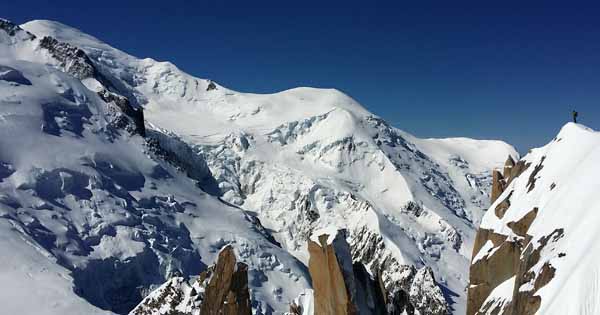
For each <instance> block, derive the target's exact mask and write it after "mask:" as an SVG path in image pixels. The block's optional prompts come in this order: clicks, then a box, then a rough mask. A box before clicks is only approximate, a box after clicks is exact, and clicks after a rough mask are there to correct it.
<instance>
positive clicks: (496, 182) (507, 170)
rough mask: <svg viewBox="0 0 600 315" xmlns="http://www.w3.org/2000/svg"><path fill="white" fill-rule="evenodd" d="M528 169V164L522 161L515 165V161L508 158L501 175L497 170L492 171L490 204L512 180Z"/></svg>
mask: <svg viewBox="0 0 600 315" xmlns="http://www.w3.org/2000/svg"><path fill="white" fill-rule="evenodd" d="M528 167H529V164H526V163H525V162H524V161H519V162H517V163H515V160H513V158H512V157H511V156H508V158H507V159H506V162H505V163H504V169H503V171H502V173H500V171H498V170H493V171H492V194H491V202H492V203H494V201H496V199H498V197H500V195H501V194H502V193H503V192H504V190H505V189H506V187H508V185H509V184H510V183H511V182H512V180H513V179H515V178H517V177H518V176H519V175H521V173H523V172H524V171H525V170H526V169H527V168H528ZM509 205H510V204H509Z"/></svg>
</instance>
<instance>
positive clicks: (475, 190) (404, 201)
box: [23, 21, 517, 314]
mask: <svg viewBox="0 0 600 315" xmlns="http://www.w3.org/2000/svg"><path fill="white" fill-rule="evenodd" d="M23 28H24V29H26V30H28V31H30V32H31V33H33V34H36V35H37V36H47V35H49V36H52V37H54V38H57V39H58V40H60V41H64V42H67V43H70V44H72V45H73V46H76V47H79V48H81V49H82V50H84V51H85V52H86V54H87V55H88V56H89V57H90V59H91V60H92V61H93V62H94V63H95V65H96V67H97V69H98V71H99V72H100V74H102V75H103V76H104V77H106V78H107V79H108V80H109V81H110V82H111V84H112V85H113V86H114V87H116V88H117V89H119V91H120V93H121V94H123V95H126V96H128V97H130V98H131V99H132V100H133V101H132V102H134V103H135V104H136V105H138V104H139V105H141V106H143V107H144V109H145V111H144V113H145V118H146V119H147V120H148V121H149V122H150V123H151V124H152V125H154V126H156V127H157V128H161V129H164V130H168V131H170V132H173V133H175V134H177V135H178V136H179V137H180V138H181V139H182V140H183V141H185V142H187V143H188V144H190V145H191V146H193V147H194V150H196V152H197V153H198V154H200V155H202V156H203V157H204V158H205V159H206V161H207V163H208V166H209V167H210V170H211V172H212V173H213V174H214V176H215V178H216V181H217V183H218V185H219V187H220V190H221V191H222V193H223V199H224V200H226V201H227V202H229V203H231V204H235V205H237V206H239V207H241V208H243V209H244V210H246V211H249V212H251V213H253V215H255V216H256V217H258V218H260V221H261V222H262V223H263V225H264V226H265V227H266V228H268V229H269V230H270V231H272V233H273V235H274V236H275V238H276V239H277V241H278V242H279V243H281V244H282V246H283V247H284V248H285V249H286V250H288V251H289V252H291V253H292V254H293V255H294V256H296V257H297V258H299V259H300V260H302V261H303V262H305V263H307V251H306V241H307V240H308V237H309V236H310V235H311V233H312V231H313V230H315V229H318V228H322V227H327V226H329V225H332V224H333V225H336V226H338V227H340V228H348V229H349V231H350V243H351V247H352V253H353V256H354V257H353V258H354V259H355V260H356V261H360V262H363V263H364V264H365V265H366V266H367V267H368V269H369V270H370V271H371V272H372V273H373V274H375V273H377V272H379V271H381V272H382V273H383V276H382V277H383V280H384V282H385V283H386V286H387V287H388V289H390V290H392V291H394V290H397V289H399V288H400V287H402V285H401V283H402V282H403V280H406V274H407V273H403V272H402V271H403V270H408V269H407V267H408V266H416V267H417V268H422V267H424V266H429V267H431V269H432V270H433V273H434V276H435V278H436V281H437V283H438V284H439V285H440V286H441V287H442V288H444V292H445V293H446V298H447V300H448V302H449V303H450V304H451V308H452V309H453V311H454V313H456V314H461V313H463V312H464V306H465V305H466V301H465V291H464V288H465V287H466V285H467V281H468V265H469V258H470V254H471V249H472V245H473V239H474V234H475V227H476V226H477V225H478V224H479V221H480V219H481V216H482V214H483V210H484V209H486V208H487V207H488V206H489V202H488V200H489V187H490V181H491V176H490V170H491V169H493V168H497V167H501V166H502V162H503V161H504V159H505V158H506V157H507V156H509V155H511V156H513V157H516V155H517V154H516V152H515V150H514V149H513V148H512V147H511V146H509V145H507V144H505V143H503V142H499V141H480V140H472V139H463V138H454V139H418V138H416V137H414V136H412V135H410V134H408V133H406V132H403V131H401V130H398V129H396V128H393V127H391V126H390V125H389V124H387V123H386V122H385V121H383V120H381V119H380V118H378V117H376V116H374V115H372V114H371V113H369V112H368V111H367V110H366V109H365V108H363V107H362V106H361V105H360V104H358V103H357V102H356V101H354V100H353V99H351V98H350V97H348V96H346V95H345V94H343V93H341V92H339V91H336V90H325V89H313V88H296V89H292V90H287V91H283V92H279V93H275V94H268V95H259V94H251V93H240V92H236V91H233V90H230V89H227V88H225V87H223V86H220V85H218V84H216V83H214V82H212V81H210V80H204V79H198V78H194V77H192V76H190V75H188V74H186V73H184V72H182V71H180V70H179V69H177V68H176V67H175V66H174V65H173V64H171V63H168V62H157V61H154V60H152V59H137V58H135V57H133V56H130V55H128V54H126V53H124V52H122V51H119V50H117V49H114V48H112V47H110V46H109V45H107V44H105V43H102V42H101V41H99V40H98V39H96V38H94V37H91V36H89V35H86V34H83V33H81V32H79V31H78V30H75V29H73V28H70V27H68V26H65V25H62V24H60V23H56V22H52V21H32V22H29V23H26V24H24V25H23ZM86 85H87V86H88V87H89V88H91V89H94V85H93V84H90V83H86ZM409 269H410V268H409ZM408 274H411V277H413V276H414V273H408ZM411 279H412V278H411ZM404 290H410V289H409V288H404ZM406 293H408V292H406ZM414 302H415V303H418V301H414Z"/></svg>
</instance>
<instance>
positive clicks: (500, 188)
mask: <svg viewBox="0 0 600 315" xmlns="http://www.w3.org/2000/svg"><path fill="white" fill-rule="evenodd" d="M505 188H506V184H505V182H504V176H502V174H501V173H500V171H497V170H494V171H493V172H492V196H491V202H492V203H493V202H494V201H496V199H498V197H500V195H501V194H502V192H504V189H505Z"/></svg>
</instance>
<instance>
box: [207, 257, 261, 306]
mask: <svg viewBox="0 0 600 315" xmlns="http://www.w3.org/2000/svg"><path fill="white" fill-rule="evenodd" d="M208 277H210V281H209V282H208V285H207V286H206V291H205V294H204V302H203V303H202V308H201V311H200V313H201V314H223V315H238V314H239V315H250V314H252V307H251V305H250V294H249V293H248V266H247V265H246V264H244V263H239V262H236V258H235V254H234V252H233V248H232V247H231V246H227V247H225V248H224V249H223V250H222V251H221V253H220V254H219V260H218V261H217V265H216V266H215V268H214V270H209V271H207V272H204V273H202V274H201V275H200V281H203V280H204V281H205V280H206V279H207V278H208ZM204 281H203V282H204Z"/></svg>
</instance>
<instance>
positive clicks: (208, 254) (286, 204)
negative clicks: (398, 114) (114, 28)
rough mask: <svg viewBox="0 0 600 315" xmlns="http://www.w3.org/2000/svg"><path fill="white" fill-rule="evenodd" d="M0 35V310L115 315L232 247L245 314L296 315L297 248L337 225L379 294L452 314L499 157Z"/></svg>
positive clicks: (346, 104) (41, 33)
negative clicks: (405, 295) (425, 296)
mask: <svg viewBox="0 0 600 315" xmlns="http://www.w3.org/2000/svg"><path fill="white" fill-rule="evenodd" d="M0 26H1V27H0V135H1V137H0V224H1V225H0V233H1V235H2V238H1V240H0V246H2V247H1V248H0V253H2V254H1V255H2V256H4V255H6V254H5V253H9V252H10V253H14V255H10V256H11V257H10V259H8V258H5V257H2V258H1V260H2V261H3V262H6V264H7V265H6V268H2V269H1V270H0V280H1V282H2V283H5V285H3V287H2V291H3V292H7V293H6V294H1V295H0V304H1V305H4V306H6V307H8V308H7V309H11V310H21V313H23V314H34V313H35V314H65V313H69V314H75V313H86V314H92V313H101V312H102V310H107V311H112V312H114V313H118V314H126V313H127V312H128V311H130V310H131V309H133V307H134V306H135V305H136V304H137V303H139V302H140V301H141V300H142V299H143V298H144V297H145V296H146V295H148V294H149V292H150V291H151V290H152V289H154V288H156V287H158V286H160V285H162V284H163V283H164V282H165V281H167V280H168V279H170V278H171V277H174V276H184V277H188V276H193V275H197V274H199V272H200V271H202V270H204V269H205V268H206V266H207V265H209V264H211V263H212V262H213V261H214V259H215V255H216V254H217V253H218V252H219V250H220V249H221V248H222V247H223V246H224V245H227V244H233V247H234V249H235V251H236V254H237V255H238V257H239V259H240V260H241V261H243V262H244V263H246V264H248V266H249V286H250V291H251V299H252V303H253V304H252V306H253V309H254V312H255V313H256V314H281V313H283V312H285V311H288V309H289V303H290V302H291V301H293V300H294V299H295V300H296V301H300V303H299V304H302V301H309V300H310V299H306V298H305V297H304V296H305V295H306V294H308V293H306V292H310V288H311V285H310V277H309V276H308V271H307V267H306V264H307V262H308V256H307V255H308V253H307V249H306V246H307V240H308V239H309V238H310V235H312V234H313V232H314V231H316V230H319V229H327V228H331V226H336V227H339V228H346V229H348V231H349V232H350V233H349V239H348V241H349V243H350V247H351V253H352V258H353V260H354V261H355V262H358V263H362V264H364V265H365V266H366V267H367V270H369V272H371V274H372V275H373V276H376V275H378V274H380V276H381V277H382V280H383V282H384V286H385V287H386V289H388V290H389V291H390V292H398V291H399V290H405V291H407V292H408V290H413V291H415V292H417V293H418V294H417V293H415V294H414V296H416V297H419V296H422V294H421V291H422V290H427V288H431V286H436V285H437V286H439V288H441V292H443V295H444V296H443V297H441V298H442V299H445V300H446V302H447V304H448V310H449V312H451V313H453V314H464V312H465V307H466V291H465V288H466V287H467V284H468V278H469V277H468V268H469V261H470V257H471V251H472V247H473V242H474V237H475V232H476V228H477V226H479V224H480V222H481V218H482V216H483V214H484V210H485V209H487V208H488V207H489V205H490V204H489V198H490V184H491V170H492V169H494V168H499V167H502V165H503V163H504V160H505V159H506V158H507V156H512V157H514V158H517V153H516V152H515V150H514V148H512V147H511V146H510V145H508V144H506V143H504V142H501V141H490V140H473V139H465V138H451V139H419V138H417V137H415V136H413V135H410V134H408V133H406V132H404V131H401V130H399V129H397V128H394V127H392V126H390V125H389V124H388V123H386V122H385V121H384V120H382V119H381V118H379V117H377V116H375V115H373V114H371V113H370V112H369V111H368V110H366V109H365V108H364V107H363V106H362V105H360V104H358V103H357V102H356V101H354V100H353V99H352V98H350V97H349V96H347V95H345V94H344V93H341V92H339V91H337V90H331V89H315V88H295V89H291V90H287V91H282V92H279V93H275V94H251V93H240V92H236V91H234V90H230V89H228V88H226V87H223V86H221V85H219V84H217V83H215V82H212V81H210V80H206V79H199V78H195V77H192V76H190V75H188V74H186V73H184V72H182V71H181V70H179V69H178V68H177V67H176V66H174V65H173V64H171V63H168V62H158V61H155V60H152V59H138V58H136V57H133V56H130V55H128V54H126V53H124V52H122V51H119V50H118V49H115V48H112V47H110V46H109V45H108V44H106V43H103V42H101V41H100V40H98V39H96V38H94V37H92V36H90V35H87V34H84V33H82V32H80V31H78V30H76V29H73V28H71V27H68V26H65V25H63V24H60V23H58V22H53V21H44V20H41V21H32V22H28V23H26V24H24V25H22V26H21V28H22V29H20V28H19V27H17V26H11V24H10V23H9V22H2V23H0ZM11 34H12V35H11ZM46 36H49V37H51V38H53V39H54V41H53V40H49V39H47V38H46ZM79 49H80V50H81V51H79ZM142 108H143V116H142V118H141V119H140V118H139V113H140V111H139V110H138V109H142ZM123 113H125V114H123ZM136 115H138V116H136ZM132 117H133V118H132ZM136 117H137V120H136ZM144 121H145V129H144V128H142V130H140V128H139V125H140V122H144ZM144 136H145V137H144ZM482 224H495V223H493V222H488V221H486V220H484V221H483V223H482ZM425 268H430V269H431V271H432V272H433V275H434V277H435V281H436V283H431V281H430V280H428V279H430V278H426V277H422V275H423V274H427V272H426V270H428V269H425ZM596 275H597V272H596ZM173 279H177V278H173ZM170 281H174V280H170ZM420 281H422V282H420ZM407 282H408V283H409V287H405V284H406V283H407ZM28 287H33V288H34V289H32V290H30V291H28V290H25V288H28ZM45 288H56V289H53V290H46V289H45ZM48 291H50V292H48ZM435 291H436V292H437V291H439V290H437V288H436V290H435ZM9 293H10V294H9ZM55 295H56V296H55ZM411 296H412V293H411ZM31 299H35V301H36V302H35V303H32V302H31ZM57 299H59V300H60V301H57ZM415 299H416V298H415ZM590 299H591V300H593V297H590ZM418 302H419V301H417V300H414V301H411V303H418ZM590 303H591V302H590ZM444 307H445V306H444ZM590 307H596V306H593V305H592V306H590ZM590 314H591V313H590Z"/></svg>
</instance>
